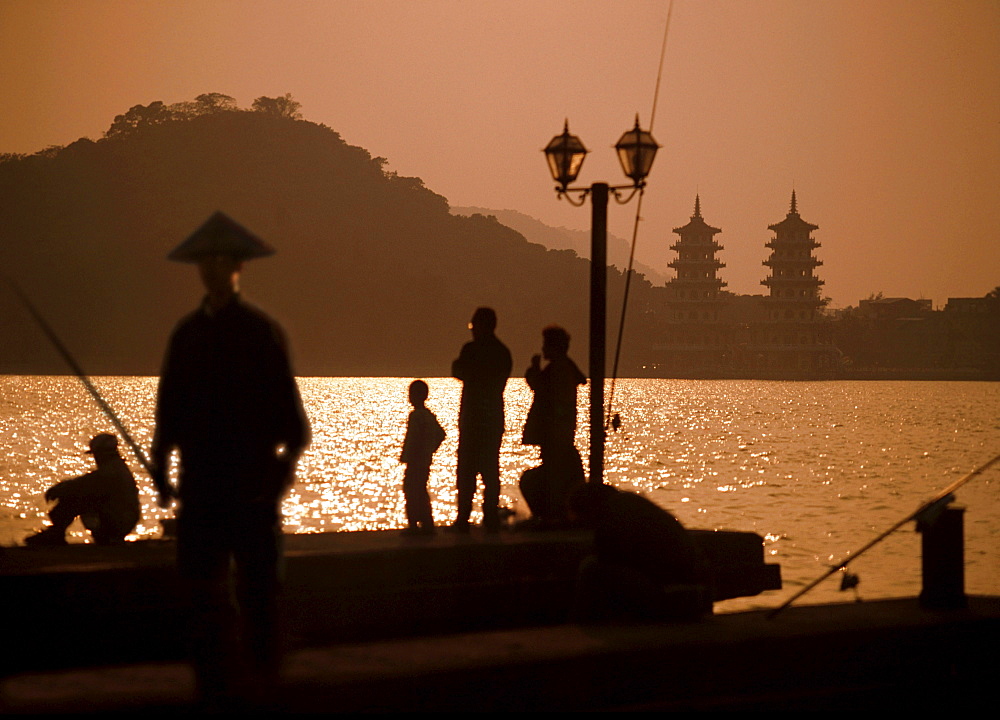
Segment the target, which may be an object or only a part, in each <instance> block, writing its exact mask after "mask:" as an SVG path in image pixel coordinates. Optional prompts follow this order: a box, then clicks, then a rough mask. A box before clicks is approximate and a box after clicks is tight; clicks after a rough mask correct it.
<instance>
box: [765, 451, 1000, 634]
mask: <svg viewBox="0 0 1000 720" xmlns="http://www.w3.org/2000/svg"><path fill="white" fill-rule="evenodd" d="M997 462H1000V455H997V456H996V457H994V458H993V459H992V460H988V461H987V462H985V463H983V464H982V465H980V466H979V467H977V468H976V469H975V470H973V471H972V472H970V473H969V474H968V475H966V476H964V477H962V478H960V479H959V480H956V481H955V482H953V483H952V484H951V485H949V486H948V487H946V488H945V489H944V490H941V491H940V492H939V493H938V494H937V495H935V496H934V497H932V498H931V499H930V500H928V501H927V502H925V503H923V504H922V505H921V506H920V507H918V508H917V509H916V510H914V511H913V512H912V513H910V514H909V515H907V516H906V517H904V518H903V519H902V520H900V521H899V522H897V523H896V524H895V525H893V526H892V527H891V528H889V529H888V530H886V531H885V532H883V533H882V534H881V535H879V536H878V537H876V538H875V539H874V540H871V541H869V542H868V543H867V544H866V545H865V546H864V547H863V548H861V549H860V550H858V551H857V552H855V553H852V554H850V555H848V556H847V557H845V558H844V559H843V560H841V561H840V562H839V563H837V564H836V565H831V566H830V569H829V570H827V571H826V572H825V573H823V574H822V575H820V576H819V577H818V578H816V579H815V580H813V581H812V582H811V583H809V584H808V585H806V586H805V587H804V588H802V589H801V590H799V591H798V592H797V593H795V594H794V595H792V596H791V597H790V598H788V599H787V600H786V601H785V602H784V603H782V604H781V605H780V606H779V607H777V608H775V609H774V610H772V611H771V612H769V613H768V614H767V619H768V620H770V619H772V618H773V617H775V616H776V615H777V614H778V613H780V612H781V611H782V610H784V609H785V608H786V607H788V606H789V605H791V604H792V603H793V602H795V601H796V600H798V599H799V598H800V597H802V596H803V595H805V594H806V593H807V592H809V591H810V590H812V589H813V588H814V587H816V586H817V585H819V584H820V583H821V582H823V581H824V580H826V579H827V578H828V577H830V576H831V575H833V574H834V573H835V572H837V571H838V570H843V569H845V568H846V567H847V566H848V564H849V563H851V562H852V561H853V560H856V559H857V558H858V557H859V556H861V555H862V554H863V553H865V552H867V551H868V550H870V549H871V548H873V547H875V546H876V545H878V544H879V543H880V542H882V541H883V540H885V539H886V538H887V537H889V536H890V535H892V534H893V533H894V532H896V531H897V530H899V528H901V527H903V525H905V524H906V523H908V522H910V521H911V520H916V519H918V518H919V517H920V516H926V515H930V514H931V513H933V512H934V510H935V509H937V508H938V507H941V508H943V507H944V506H945V505H947V504H948V503H950V502H951V501H952V500H953V499H954V498H953V497H952V494H953V493H954V492H955V491H956V490H958V489H959V488H960V487H962V486H963V485H965V483H967V482H969V480H971V479H972V478H974V477H976V476H977V475H981V474H982V473H983V472H985V471H986V470H988V469H989V468H990V467H991V466H992V465H993V464H994V463H997Z"/></svg>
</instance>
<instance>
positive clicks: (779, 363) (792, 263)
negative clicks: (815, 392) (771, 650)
mask: <svg viewBox="0 0 1000 720" xmlns="http://www.w3.org/2000/svg"><path fill="white" fill-rule="evenodd" d="M818 229H819V226H818V225H813V224H812V223H809V222H806V221H805V220H803V219H802V217H801V216H800V215H799V212H798V207H797V203H796V199H795V191H794V190H792V202H791V207H790V208H789V211H788V214H787V215H786V216H785V219H784V220H782V221H781V222H778V223H775V224H773V225H768V230H771V231H772V232H773V233H774V237H773V238H772V239H771V240H770V241H769V242H767V243H766V244H765V247H768V248H770V249H771V256H770V257H769V258H768V259H767V260H765V261H764V262H763V265H764V266H766V267H768V268H770V271H771V273H770V275H768V276H767V277H766V278H764V279H763V280H761V281H760V284H761V285H764V286H766V287H767V288H768V289H769V290H770V295H769V296H768V297H767V299H766V302H767V322H766V324H765V325H764V326H763V327H761V328H759V331H760V332H759V334H758V337H757V343H755V344H756V346H757V347H756V348H755V349H756V354H757V358H756V360H757V368H756V369H758V370H766V371H777V372H779V373H785V372H792V373H803V374H813V373H820V374H824V373H829V372H831V371H833V370H835V369H836V368H837V367H838V365H839V357H838V356H839V353H838V352H837V350H836V348H834V346H833V344H832V341H831V333H830V332H829V323H827V322H825V321H824V319H823V318H822V317H821V316H820V312H819V310H820V308H821V307H822V306H823V305H824V304H825V301H824V300H822V299H821V298H820V294H819V289H820V286H821V285H823V284H824V283H823V281H822V280H820V279H819V278H818V277H817V276H816V274H815V270H816V268H817V267H819V266H820V265H822V264H823V261H822V260H819V259H817V258H816V256H815V255H814V251H815V250H816V249H817V248H819V247H820V244H819V242H817V241H816V240H815V239H813V237H812V233H813V231H814V230H818Z"/></svg>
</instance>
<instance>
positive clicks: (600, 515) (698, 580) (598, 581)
mask: <svg viewBox="0 0 1000 720" xmlns="http://www.w3.org/2000/svg"><path fill="white" fill-rule="evenodd" d="M570 511H571V514H572V515H573V516H575V518H576V519H577V520H578V521H579V522H580V523H581V524H582V525H584V526H586V527H589V528H592V529H593V530H594V550H593V554H592V555H589V556H588V557H586V558H584V560H583V561H582V562H581V564H580V571H579V574H578V576H577V586H576V593H575V596H574V602H573V608H572V612H571V619H572V620H573V621H574V622H580V623H600V622H614V621H638V622H650V621H662V620H684V619H691V618H695V617H697V616H699V615H701V614H702V613H704V612H711V608H712V603H711V594H710V588H709V586H710V581H709V573H708V570H707V566H706V564H705V561H704V558H703V557H702V555H701V552H700V551H699V550H698V548H697V546H696V545H695V544H694V541H693V540H692V538H691V536H690V535H689V533H688V531H687V530H685V529H684V527H683V526H682V525H681V524H680V522H679V521H678V520H677V519H676V518H675V517H674V516H673V515H671V514H670V513H669V512H667V511H666V510H664V509H662V508H660V507H659V506H657V505H656V504H654V503H653V502H651V501H650V500H648V499H646V498H644V497H642V496H641V495H637V494H636V493H632V492H625V491H622V490H618V489H617V488H614V487H612V486H610V485H603V484H588V485H587V486H585V487H584V488H582V489H581V490H579V491H577V492H576V493H574V495H573V497H572V498H571V500H570Z"/></svg>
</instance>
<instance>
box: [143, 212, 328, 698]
mask: <svg viewBox="0 0 1000 720" xmlns="http://www.w3.org/2000/svg"><path fill="white" fill-rule="evenodd" d="M273 252H274V250H273V249H271V248H270V247H269V246H268V245H266V244H265V243H264V242H263V241H261V240H260V239H259V238H257V237H256V236H254V235H253V234H252V233H250V232H249V231H248V230H247V229H246V228H244V227H242V226H241V225H239V224H238V223H236V222H234V221H233V220H231V219H230V218H228V217H226V216H225V215H223V214H222V213H216V214H215V215H213V216H212V217H211V218H209V220H208V221H207V222H206V223H205V224H204V225H202V226H201V227H200V228H198V230H196V231H195V232H194V234H192V235H191V236H190V237H189V238H188V239H187V240H186V241H185V242H184V243H182V244H181V245H180V246H179V247H177V248H176V249H175V250H174V251H173V252H171V253H170V255H169V258H170V259H171V260H176V261H179V262H189V263H196V264H197V265H198V270H199V273H200V275H201V280H202V283H203V284H204V286H205V289H206V291H207V294H206V296H205V299H204V301H203V302H202V304H201V306H200V307H199V308H198V309H197V310H196V311H195V312H193V313H192V314H190V315H188V316H187V317H186V318H184V319H183V320H181V322H180V324H179V325H178V326H177V328H176V329H175V330H174V333H173V336H172V337H171V339H170V344H169V347H168V349H167V355H166V359H165V361H164V365H163V372H162V375H161V376H160V386H159V392H158V398H157V408H156V433H155V436H154V439H153V448H152V454H153V464H154V468H155V469H156V472H155V473H154V478H153V479H154V481H155V483H156V486H157V489H158V491H159V494H160V504H161V505H162V506H164V507H166V506H167V505H169V504H170V501H171V499H172V498H173V497H177V498H178V499H179V501H180V509H179V512H178V523H177V563H178V568H179V570H180V572H181V574H182V576H183V577H184V579H185V581H186V582H187V585H188V589H189V591H190V594H191V601H192V605H193V623H192V641H193V647H192V652H193V655H194V663H195V671H196V675H197V679H198V684H199V690H200V692H201V693H202V697H203V699H204V700H205V701H206V702H209V703H210V704H215V703H218V702H224V701H225V699H226V698H227V697H229V696H231V695H233V694H245V693H246V692H249V691H251V690H254V689H256V690H258V691H260V690H266V689H267V688H268V687H270V686H272V685H273V682H274V681H275V680H276V679H277V672H278V661H279V653H278V635H277V625H276V607H277V593H278V587H279V564H280V560H281V555H282V544H281V514H280V503H281V499H282V497H283V496H284V494H285V492H286V491H287V489H288V488H289V486H290V485H291V484H292V482H293V480H294V471H295V463H296V461H297V460H298V457H299V454H300V453H301V452H302V450H303V448H304V447H305V445H306V444H307V442H308V438H309V430H308V425H307V422H306V418H305V413H304V412H303V409H302V402H301V400H300V398H299V392H298V388H297V386H296V384H295V378H294V376H293V374H292V370H291V366H290V363H289V359H288V352H287V349H286V344H285V339H284V334H283V332H282V330H281V328H280V327H279V326H278V325H277V323H275V322H274V321H273V320H271V319H270V318H269V317H267V316H266V315H265V314H264V313H262V312H261V311H260V310H258V309H256V308H254V307H252V306H250V305H248V304H247V303H246V302H244V301H243V299H242V298H241V297H240V294H239V275H240V271H241V269H242V264H243V261H245V260H249V259H252V258H257V257H265V256H267V255H271V254H273ZM175 449H176V450H178V451H179V453H180V481H179V483H178V485H177V487H176V488H175V487H174V486H173V485H171V484H170V482H169V481H168V479H167V469H168V465H169V458H170V453H171V452H172V451H173V450H175ZM230 563H232V564H233V566H234V567H235V570H236V592H235V596H236V601H237V604H238V606H239V607H238V610H237V609H235V608H232V607H231V604H230V600H229V598H230V596H231V592H230V590H229V582H230V580H229V572H230Z"/></svg>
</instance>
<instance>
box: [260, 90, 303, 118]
mask: <svg viewBox="0 0 1000 720" xmlns="http://www.w3.org/2000/svg"><path fill="white" fill-rule="evenodd" d="M301 107H302V104H301V103H298V102H296V101H295V100H293V99H292V95H291V93H285V94H284V95H282V96H281V97H274V98H272V97H267V96H265V95H262V96H260V97H259V98H257V99H256V100H254V101H253V105H251V108H252V109H253V111H254V112H259V113H264V114H265V115H274V116H275V117H282V118H289V119H291V120H301V119H302V113H301V112H299V109H300V108H301Z"/></svg>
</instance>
